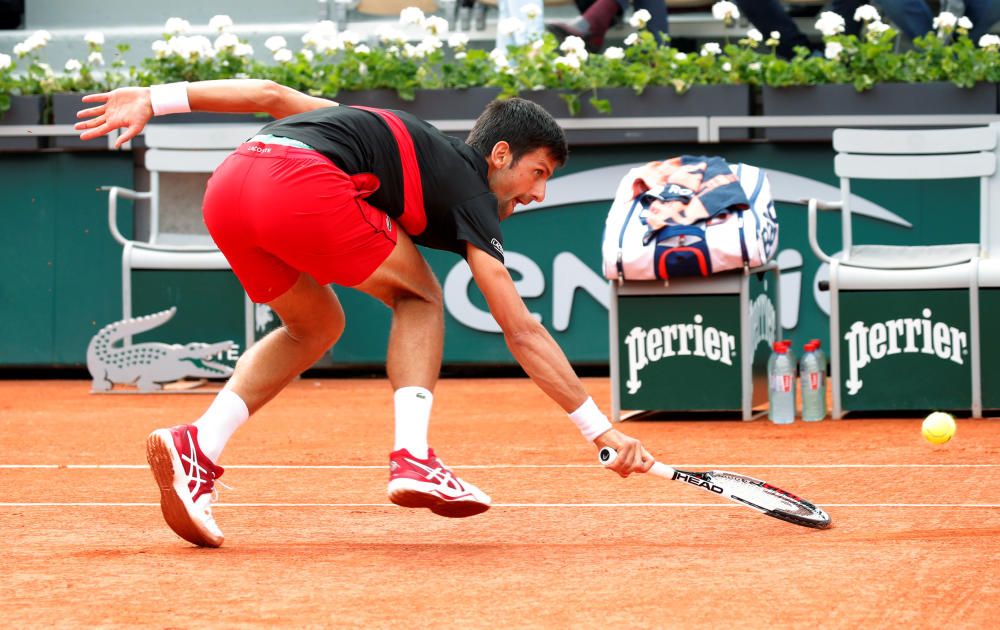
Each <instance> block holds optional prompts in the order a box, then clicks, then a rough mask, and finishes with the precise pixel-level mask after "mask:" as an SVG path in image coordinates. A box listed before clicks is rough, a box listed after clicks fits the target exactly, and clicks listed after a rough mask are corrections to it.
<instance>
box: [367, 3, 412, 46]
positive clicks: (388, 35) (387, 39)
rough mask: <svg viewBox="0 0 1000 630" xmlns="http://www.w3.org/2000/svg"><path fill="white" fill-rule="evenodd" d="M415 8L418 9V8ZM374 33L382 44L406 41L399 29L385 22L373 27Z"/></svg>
mask: <svg viewBox="0 0 1000 630" xmlns="http://www.w3.org/2000/svg"><path fill="white" fill-rule="evenodd" d="M417 10H418V11H419V10H420V9H417ZM375 35H376V36H377V37H378V39H379V41H380V42H382V43H383V44H389V43H393V44H402V43H403V42H405V41H406V35H405V34H404V33H403V32H402V31H401V30H399V29H398V28H394V27H392V26H389V25H387V24H386V25H382V26H379V27H378V28H377V29H375Z"/></svg>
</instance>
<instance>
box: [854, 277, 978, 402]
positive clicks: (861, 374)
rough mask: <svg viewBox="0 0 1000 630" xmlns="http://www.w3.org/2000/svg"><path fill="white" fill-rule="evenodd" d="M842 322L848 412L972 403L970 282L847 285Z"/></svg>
mask: <svg viewBox="0 0 1000 630" xmlns="http://www.w3.org/2000/svg"><path fill="white" fill-rule="evenodd" d="M840 328H841V331H842V332H841V338H840V339H839V340H838V343H839V344H840V383H839V387H840V399H841V403H842V406H843V410H844V411H845V412H851V411H895V410H931V409H970V408H971V407H972V369H971V360H970V359H971V354H970V350H971V347H970V344H971V341H972V337H971V335H970V330H969V292H968V291H967V290H962V289H938V290H919V291H905V290H900V291H841V293H840ZM835 386H836V385H835Z"/></svg>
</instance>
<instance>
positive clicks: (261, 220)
mask: <svg viewBox="0 0 1000 630" xmlns="http://www.w3.org/2000/svg"><path fill="white" fill-rule="evenodd" d="M378 186H379V181H378V178H377V177H375V175H373V174H371V173H359V174H357V175H348V174H346V173H344V172H343V171H342V170H340V169H339V168H338V167H337V166H336V165H335V164H334V163H333V162H331V161H330V160H329V159H328V158H326V157H325V156H324V155H322V154H321V153H318V152H316V151H310V150H308V149H300V148H296V147H290V146H285V145H278V144H263V143H260V142H253V143H249V142H248V143H244V144H243V145H241V146H240V147H239V148H238V149H237V150H236V151H235V152H234V153H233V154H232V155H230V156H229V157H228V158H226V160H225V161H224V162H223V163H222V164H221V165H220V166H219V168H217V169H216V171H215V173H214V174H213V175H212V177H211V179H210V180H209V182H208V189H207V191H206V192H205V201H204V204H203V206H202V209H203V214H204V217H205V225H206V226H207V227H208V231H209V233H211V235H212V238H213V239H214V240H215V243H216V245H218V246H219V249H220V250H222V253H223V255H225V257H226V260H228V261H229V264H230V266H232V268H233V272H234V273H236V276H237V277H238V278H239V280H240V282H241V283H242V284H243V288H244V289H246V292H247V294H248V295H249V296H250V299H251V300H253V301H254V302H257V303H265V302H270V301H271V300H273V299H275V298H277V297H279V296H280V295H282V294H283V293H285V292H286V291H288V289H290V288H291V287H292V285H294V284H295V282H296V280H297V279H298V277H299V274H300V273H307V274H309V275H310V276H312V277H313V278H314V279H315V280H316V282H318V283H319V284H330V283H334V284H339V285H343V286H354V285H356V284H359V283H360V282H362V281H364V280H365V279H367V278H368V276H370V275H371V274H372V272H374V271H375V269H377V268H378V266H379V265H381V264H382V263H383V262H384V261H385V259H386V258H388V257H389V254H390V253H391V252H392V249H393V247H395V245H396V230H397V228H396V226H395V225H394V224H393V221H392V220H391V219H389V217H388V216H386V214H385V213H384V212H383V211H381V210H379V209H378V208H376V207H374V206H372V205H371V204H369V203H367V202H366V201H365V198H366V197H368V196H369V195H371V194H372V193H373V192H375V191H376V190H377V189H378Z"/></svg>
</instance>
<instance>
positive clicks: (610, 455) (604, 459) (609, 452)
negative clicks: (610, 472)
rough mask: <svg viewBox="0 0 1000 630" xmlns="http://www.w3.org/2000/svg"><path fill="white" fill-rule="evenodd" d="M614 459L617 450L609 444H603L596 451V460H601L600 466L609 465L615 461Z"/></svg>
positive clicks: (616, 456)
mask: <svg viewBox="0 0 1000 630" xmlns="http://www.w3.org/2000/svg"><path fill="white" fill-rule="evenodd" d="M616 459H618V451H616V450H615V449H613V448H611V447H610V446H603V447H601V450H600V451H598V452H597V460H598V461H599V462H601V465H602V466H610V465H611V464H613V463H615V460H616Z"/></svg>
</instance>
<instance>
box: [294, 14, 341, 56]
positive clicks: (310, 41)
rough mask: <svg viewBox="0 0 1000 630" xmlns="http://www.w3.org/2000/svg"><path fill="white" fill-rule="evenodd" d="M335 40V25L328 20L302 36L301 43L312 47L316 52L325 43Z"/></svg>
mask: <svg viewBox="0 0 1000 630" xmlns="http://www.w3.org/2000/svg"><path fill="white" fill-rule="evenodd" d="M336 39H337V25H336V24H334V23H333V22H331V21H330V20H323V21H322V22H319V23H317V24H316V26H314V27H312V28H311V29H309V30H308V31H306V33H305V35H303V36H302V43H303V44H305V45H306V46H312V47H313V48H315V49H316V50H321V49H322V48H323V46H324V45H326V44H327V42H330V41H335V40H336Z"/></svg>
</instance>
